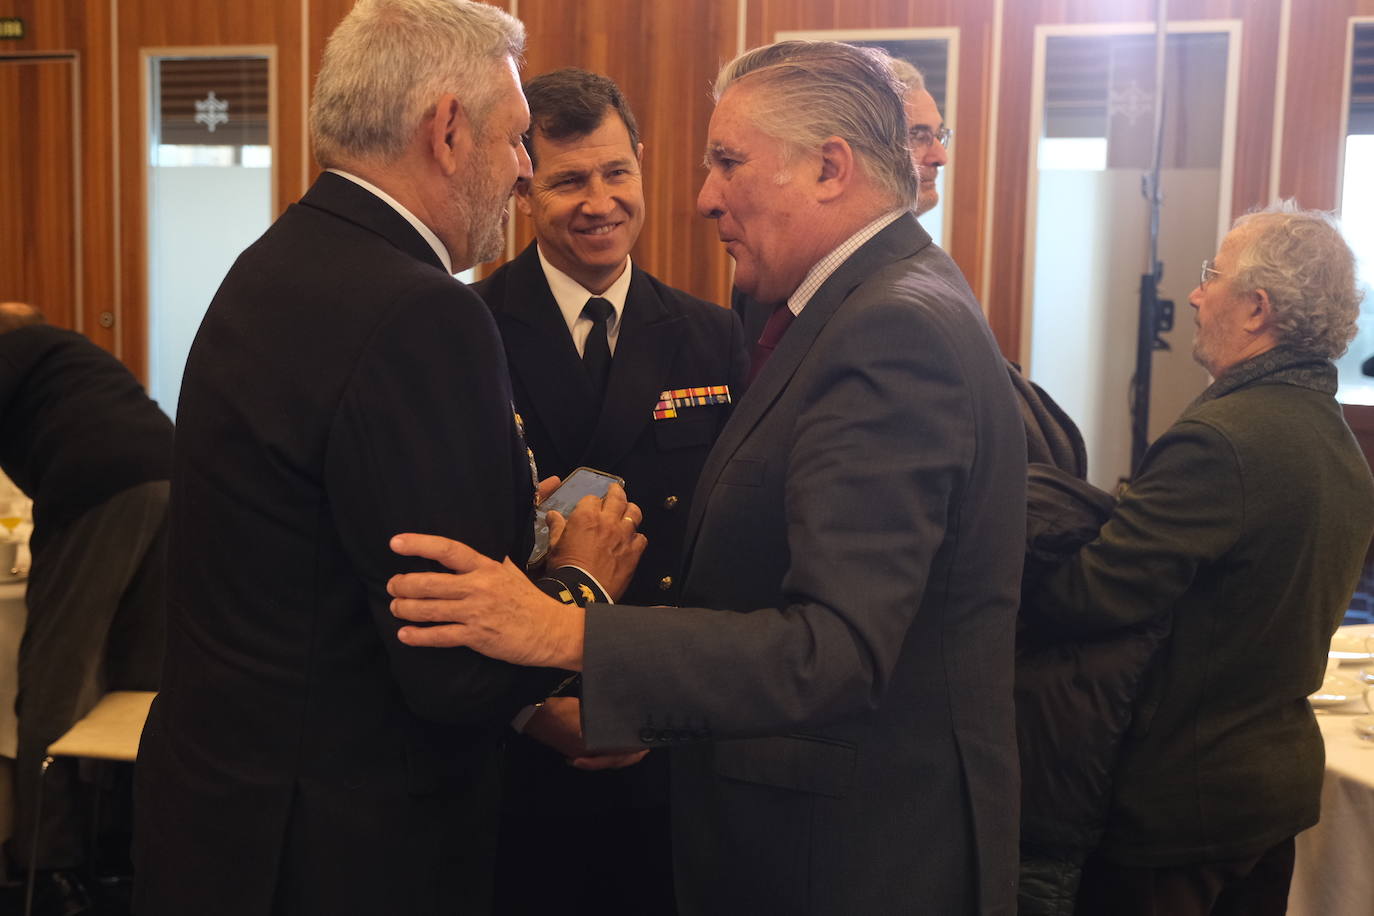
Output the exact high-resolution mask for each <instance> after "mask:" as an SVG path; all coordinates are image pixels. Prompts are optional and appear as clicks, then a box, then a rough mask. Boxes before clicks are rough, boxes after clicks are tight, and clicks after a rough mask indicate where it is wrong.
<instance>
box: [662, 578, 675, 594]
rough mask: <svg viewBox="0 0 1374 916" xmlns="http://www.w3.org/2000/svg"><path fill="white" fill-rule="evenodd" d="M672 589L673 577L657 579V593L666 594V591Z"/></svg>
mask: <svg viewBox="0 0 1374 916" xmlns="http://www.w3.org/2000/svg"><path fill="white" fill-rule="evenodd" d="M672 587H673V577H672V576H664V577H663V578H662V579H659V580H658V588H659V591H664V592H666V591H667V590H668V589H670V588H672Z"/></svg>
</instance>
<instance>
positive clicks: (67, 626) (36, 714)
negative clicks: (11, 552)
mask: <svg viewBox="0 0 1374 916" xmlns="http://www.w3.org/2000/svg"><path fill="white" fill-rule="evenodd" d="M167 494H168V483H167V481H165V480H159V481H154V482H151V483H145V484H139V485H138V486H135V487H131V488H129V489H128V490H125V491H124V492H122V493H119V494H117V495H115V496H113V497H111V498H110V499H108V500H106V501H105V502H104V503H101V504H100V505H99V506H96V507H95V508H94V509H91V510H90V511H89V512H87V513H85V514H84V515H82V516H81V517H80V518H78V519H77V520H76V521H74V522H72V523H71V524H69V525H67V526H66V527H65V528H63V529H62V530H61V531H59V532H57V533H56V534H54V535H52V536H50V537H48V538H47V539H46V540H45V541H44V542H43V544H42V547H41V550H40V551H39V552H37V553H35V555H34V557H33V568H32V571H31V573H30V576H29V585H28V589H27V591H26V599H27V603H28V609H29V615H28V622H27V623H26V625H25V627H24V638H23V640H22V641H21V642H20V644H19V697H18V699H17V700H16V702H15V712H16V713H17V714H18V717H19V744H18V751H17V753H16V755H15V768H14V796H15V798H14V800H15V814H14V835H13V836H12V837H11V838H10V841H9V846H8V852H9V856H10V859H11V861H14V862H17V863H18V864H19V865H21V866H22V867H24V868H39V869H48V868H70V867H72V866H75V865H79V864H81V862H82V861H83V859H84V857H85V853H84V850H85V843H86V839H87V829H88V826H87V807H86V805H85V804H84V803H83V793H82V792H81V786H80V783H79V781H78V779H77V767H76V763H77V762H76V761H74V760H68V759H59V760H56V761H54V763H53V765H52V766H51V767H49V769H48V774H47V776H46V777H42V778H43V780H44V787H43V821H42V823H41V824H40V825H38V839H39V843H38V850H37V854H36V855H34V856H33V857H32V861H31V860H30V856H31V852H32V848H33V847H32V844H33V838H34V829H35V822H34V817H35V813H36V806H37V802H38V789H39V780H40V777H41V774H42V765H43V758H44V756H45V755H46V753H47V747H48V745H49V744H51V743H52V742H53V741H55V740H57V739H58V738H60V737H61V736H62V735H63V733H65V732H66V731H67V729H68V728H70V727H71V726H72V725H73V724H74V723H75V722H76V721H77V720H78V719H80V718H81V717H82V716H84V715H85V714H86V713H88V712H90V711H91V708H92V707H93V706H95V704H96V703H97V702H98V701H99V700H100V698H101V697H102V696H104V694H105V693H106V691H109V690H155V689H156V688H157V683H158V677H159V676H160V674H161V671H162V652H163V644H164V643H165V642H166V615H165V610H164V608H163V596H164V581H163V579H164V576H163V573H164V569H165V559H164V558H165V555H166V544H165V532H166V524H165V516H166V509H167Z"/></svg>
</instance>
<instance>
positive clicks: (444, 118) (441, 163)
mask: <svg viewBox="0 0 1374 916" xmlns="http://www.w3.org/2000/svg"><path fill="white" fill-rule="evenodd" d="M421 129H422V130H424V131H425V140H426V144H427V146H428V147H429V151H430V154H431V155H432V156H433V157H434V162H435V164H436V165H437V166H438V168H439V171H440V172H441V173H442V174H443V175H444V176H445V177H448V176H450V175H453V174H454V173H455V172H457V171H458V169H459V168H461V167H462V166H463V165H464V164H465V163H467V162H468V161H469V158H470V157H471V155H472V152H473V142H472V122H471V121H469V120H468V115H467V110H466V109H465V108H463V103H462V102H460V101H458V97H457V96H456V95H454V94H452V93H445V94H444V95H441V96H440V97H439V101H438V102H436V103H435V104H434V117H433V118H432V119H431V120H430V121H429V122H428V123H426V124H423V125H422V127H421Z"/></svg>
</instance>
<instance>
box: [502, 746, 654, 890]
mask: <svg viewBox="0 0 1374 916" xmlns="http://www.w3.org/2000/svg"><path fill="white" fill-rule="evenodd" d="M667 756H668V753H667V752H666V751H655V752H654V753H652V754H650V755H649V756H648V757H646V758H645V759H644V760H643V762H641V763H639V764H637V765H635V766H633V767H629V768H627V769H624V770H613V771H601V772H582V771H580V770H574V769H572V768H571V767H569V766H568V765H567V764H566V763H564V762H563V760H562V759H561V758H560V757H559V756H558V755H557V754H555V753H553V752H552V751H550V750H548V749H547V748H545V747H544V746H543V745H540V744H538V743H536V742H534V741H531V740H530V739H528V738H523V737H519V738H512V739H511V741H510V744H509V746H508V747H507V753H506V761H505V774H504V789H503V791H502V812H501V828H500V831H499V834H498V843H497V857H496V907H495V913H496V914H497V916H547V914H559V916H621V914H634V916H672V914H674V913H676V911H677V910H676V906H675V904H674V900H673V865H672V837H671V829H670V824H669V819H668V804H667V794H668V793H667V777H668V765H667V764H668V760H667Z"/></svg>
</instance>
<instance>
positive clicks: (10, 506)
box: [0, 496, 24, 540]
mask: <svg viewBox="0 0 1374 916" xmlns="http://www.w3.org/2000/svg"><path fill="white" fill-rule="evenodd" d="M23 521H24V500H23V499H22V498H20V497H18V496H5V497H0V528H4V529H5V538H6V540H9V539H11V538H13V537H14V529H16V528H18V527H19V525H20V523H21V522H23Z"/></svg>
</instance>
